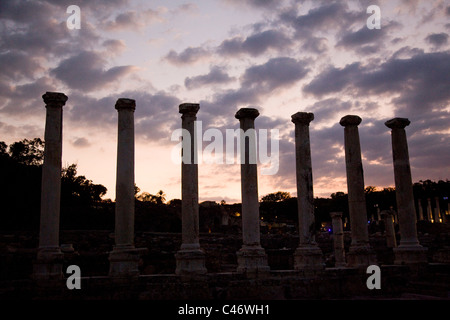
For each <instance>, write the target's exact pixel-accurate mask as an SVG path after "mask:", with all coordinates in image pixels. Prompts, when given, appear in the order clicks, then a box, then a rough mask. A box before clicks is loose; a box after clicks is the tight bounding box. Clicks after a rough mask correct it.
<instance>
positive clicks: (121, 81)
mask: <svg viewBox="0 0 450 320" xmlns="http://www.w3.org/2000/svg"><path fill="white" fill-rule="evenodd" d="M70 5H77V6H79V8H80V10H81V28H80V29H79V30H77V29H73V30H72V29H69V28H68V27H67V24H66V21H67V19H68V18H69V16H70V15H71V14H70V13H67V12H66V9H67V7H68V6H70ZM369 5H378V6H379V7H380V9H381V28H380V29H369V28H368V27H367V24H366V21H367V19H368V18H369V17H370V15H371V14H368V13H367V12H366V9H367V7H368V6H369ZM0 32H1V38H0V140H3V141H5V142H6V143H8V144H9V143H12V142H14V141H18V140H22V139H24V138H29V139H30V138H34V137H41V138H43V135H44V125H45V108H44V104H43V101H42V98H41V96H42V94H43V93H45V92H46V91H58V92H64V93H65V94H66V95H67V96H68V97H69V100H68V102H67V104H66V106H65V107H64V109H63V110H64V129H63V136H64V142H63V143H64V145H63V163H64V164H65V165H68V164H71V163H77V164H78V168H79V174H83V175H86V176H87V177H88V178H89V179H91V180H93V182H94V183H101V184H103V185H105V186H106V187H107V188H108V194H107V195H106V198H113V199H114V189H115V166H116V148H117V111H116V110H115V109H114V104H115V102H116V100H117V99H118V98H132V99H135V100H136V104H137V107H136V112H135V121H136V122H135V123H136V183H137V185H138V186H139V187H140V189H141V190H142V191H147V192H150V193H153V194H155V193H156V192H157V191H158V190H160V189H162V190H164V191H165V192H166V194H167V198H168V199H173V198H180V194H181V186H180V173H181V170H180V165H179V164H177V163H173V161H172V160H171V154H172V152H173V149H174V146H175V145H177V142H173V141H171V139H170V138H171V135H172V132H173V131H174V130H175V129H177V128H179V127H180V125H181V119H180V114H179V113H178V105H179V104H180V103H183V102H193V103H200V111H199V113H198V120H201V121H202V122H203V129H204V130H206V129H208V128H217V129H220V130H222V131H224V130H226V129H235V128H237V127H238V121H237V120H236V119H235V118H234V114H235V113H236V111H237V110H238V109H239V108H242V107H248V106H252V107H256V108H257V109H258V110H259V112H260V116H259V117H258V118H257V119H256V121H255V124H256V128H257V129H258V128H265V129H278V130H279V133H280V135H279V138H280V141H279V148H280V153H279V159H280V168H279V171H278V173H277V174H275V175H259V193H260V196H262V195H265V194H267V193H270V192H274V191H278V190H283V191H289V192H291V193H292V194H293V195H296V192H295V191H296V188H295V155H294V139H293V138H294V135H293V134H294V131H293V130H294V125H293V123H292V122H291V121H290V117H291V115H292V114H294V113H296V112H298V111H307V112H313V113H314V115H315V120H314V121H313V122H312V123H311V126H310V136H311V148H312V166H313V178H314V193H315V196H325V197H328V196H329V195H330V194H331V193H332V192H336V191H344V192H347V187H346V175H345V159H344V150H343V142H344V132H343V128H342V127H341V126H340V125H339V123H338V122H339V119H340V118H341V117H343V116H345V115H347V114H356V115H359V116H360V117H361V118H362V119H363V121H362V123H361V125H360V126H359V132H360V139H361V149H362V153H363V167H364V173H365V184H366V185H372V186H377V187H379V188H382V187H387V186H393V184H394V177H393V167H392V154H391V142H390V132H389V129H388V128H387V127H385V126H384V122H385V121H386V120H389V119H391V118H393V117H404V118H409V119H410V120H411V125H410V126H409V127H407V136H408V143H409V152H410V162H411V169H412V176H413V181H418V180H420V179H433V180H437V179H447V178H450V139H449V136H450V126H449V124H450V39H449V34H450V2H449V1H444V0H441V1H439V0H436V1H417V0H415V1H405V0H397V1H391V0H390V1H387V0H386V1H381V0H379V1H376V0H369V1H367V0H359V1H334V2H333V1H294V0H284V1H283V0H248V1H239V0H208V1H188V0H187V1H178V0H170V1H162V0H155V1H144V0H136V1H135V0H98V1H88V0H78V1H77V0H61V1H56V0H41V1H25V0H17V1H15V0H2V1H1V2H0ZM208 144H209V142H204V145H203V147H206V146H207V145H208ZM239 172H240V166H239V164H201V165H200V166H199V183H200V186H199V189H200V190H199V191H200V200H216V201H220V200H222V199H225V200H226V201H227V202H235V201H236V202H239V201H240V174H239Z"/></svg>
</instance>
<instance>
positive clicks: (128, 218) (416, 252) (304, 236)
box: [33, 92, 425, 279]
mask: <svg viewBox="0 0 450 320" xmlns="http://www.w3.org/2000/svg"><path fill="white" fill-rule="evenodd" d="M43 99H44V102H45V105H46V109H47V116H46V127H45V151H44V164H43V172H42V199H41V224H40V237H39V248H38V254H37V259H36V261H35V264H34V272H33V274H34V277H35V278H37V279H48V278H60V277H61V276H62V270H61V268H62V253H61V250H60V248H59V215H60V213H59V211H60V208H59V206H60V189H61V153H62V107H63V106H64V105H65V102H66V101H67V96H65V95H64V94H63V93H55V92H47V93H46V94H44V95H43ZM135 107H136V103H135V101H134V100H132V99H124V98H122V99H118V100H117V103H116V105H115V108H116V109H117V111H118V147H117V175H116V208H115V246H114V247H113V250H112V252H111V253H110V255H109V261H110V271H109V274H110V276H113V277H123V276H136V275H138V274H139V272H138V263H139V257H140V255H141V254H142V253H144V252H145V250H146V249H137V248H135V246H134V111H135ZM199 109H200V106H199V104H193V103H184V104H181V105H180V106H179V112H180V113H181V114H182V116H181V119H182V128H183V129H185V130H187V131H188V132H189V133H190V139H191V141H187V140H183V143H182V148H183V152H190V155H191V157H190V159H195V158H197V143H196V141H197V137H196V130H195V127H194V122H195V120H196V115H197V112H198V110H199ZM258 116H259V112H258V110H256V109H254V108H242V109H240V110H238V111H237V113H236V115H235V117H236V118H237V119H238V120H239V122H240V128H241V129H242V130H243V132H247V130H249V129H254V128H255V124H254V120H255V119H256V118H257V117H258ZM313 119H314V115H313V114H312V113H307V112H298V113H296V114H294V115H292V122H293V123H294V124H295V154H296V178H297V194H298V197H297V199H298V219H299V245H298V247H297V249H296V251H295V254H294V267H295V269H297V270H317V269H322V268H323V267H324V263H323V261H322V252H321V250H320V249H319V247H318V245H317V243H316V241H315V237H314V233H315V219H314V206H313V184H312V166H311V147H310V139H309V124H310V122H311V121H312V120H313ZM360 123H361V118H360V117H358V116H354V115H348V116H345V117H343V118H342V119H341V121H340V124H341V125H342V126H344V127H345V129H344V137H345V139H344V140H345V142H344V144H345V158H346V171H347V186H348V199H349V200H348V201H349V214H350V223H351V236H352V242H351V246H350V249H349V252H348V254H347V265H348V266H351V267H359V266H367V265H370V264H373V263H375V254H374V251H373V250H372V249H371V248H370V246H369V238H368V229H367V224H366V220H367V214H366V205H365V195H364V176H363V167H362V161H361V148H360V141H359V133H358V125H359V124H360ZM407 125H409V120H407V119H403V118H394V119H392V120H389V121H387V122H386V126H387V127H389V128H391V129H392V149H393V159H394V175H395V186H396V198H397V207H398V213H399V223H400V233H401V240H400V245H399V246H398V247H396V248H395V255H396V263H399V264H402V263H415V262H423V261H424V257H425V255H424V253H425V249H424V248H423V247H422V246H420V245H419V242H418V240H417V231H416V216H415V208H414V199H413V193H412V181H411V172H410V166H409V156H408V147H407V141H406V133H405V130H404V128H405V127H406V126H407ZM249 132H252V134H256V133H255V131H254V130H251V131H249ZM255 138H256V137H255ZM250 141H253V143H255V141H256V139H246V140H244V141H243V143H241V154H243V155H245V161H244V162H243V163H241V195H242V237H243V245H242V248H241V249H240V250H239V251H238V252H237V262H238V268H237V271H238V272H243V273H248V274H254V273H264V272H267V271H269V266H268V263H267V256H266V253H265V251H264V249H263V248H262V247H261V244H260V222H259V221H260V219H259V202H258V181H257V180H258V178H257V165H256V164H252V163H250V161H249V159H250V158H253V156H254V155H252V154H251V152H256V148H254V147H252V146H250ZM181 171H182V244H181V247H180V250H179V251H178V252H177V254H176V262H177V266H176V273H177V274H179V275H186V274H187V275H193V274H204V273H206V272H207V270H206V267H205V253H204V251H203V250H202V249H201V247H200V244H199V220H198V216H199V208H198V166H197V163H196V161H189V163H184V162H182V166H181ZM337 217H339V215H338V214H334V215H332V218H333V221H334V222H335V223H337V222H336V221H337ZM341 228H342V224H341ZM338 229H339V227H338ZM338 229H336V230H338ZM343 261H344V260H342V257H339V264H342V263H343Z"/></svg>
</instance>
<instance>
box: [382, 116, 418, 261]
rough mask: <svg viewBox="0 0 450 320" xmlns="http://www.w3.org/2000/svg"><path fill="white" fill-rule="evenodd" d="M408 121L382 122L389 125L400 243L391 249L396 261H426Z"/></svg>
mask: <svg viewBox="0 0 450 320" xmlns="http://www.w3.org/2000/svg"><path fill="white" fill-rule="evenodd" d="M409 124H410V121H409V120H408V119H405V118H394V119H391V120H389V121H386V122H385V125H386V126H387V127H388V128H390V129H392V132H391V138H392V156H393V162H394V177H395V196H396V199H397V211H398V220H399V228H400V244H399V246H398V247H397V248H395V249H394V254H395V261H394V263H395V264H404V263H406V264H412V263H422V262H426V249H425V248H423V247H422V246H421V245H420V244H419V240H418V238H417V229H416V220H417V219H416V209H415V208H414V196H413V188H412V179H411V168H410V165H409V154H408V143H407V141H406V132H405V127H406V126H408V125H409Z"/></svg>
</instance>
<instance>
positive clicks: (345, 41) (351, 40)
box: [336, 26, 387, 48]
mask: <svg viewBox="0 0 450 320" xmlns="http://www.w3.org/2000/svg"><path fill="white" fill-rule="evenodd" d="M386 29H387V28H386V27H383V28H381V29H369V28H367V27H366V26H363V27H361V29H359V30H357V31H355V32H351V31H350V32H347V33H345V34H344V35H343V36H342V37H341V39H340V40H339V41H338V42H337V44H336V45H337V46H343V47H347V48H353V47H355V46H361V45H365V44H368V43H372V42H377V41H379V40H380V39H382V38H383V37H385V35H386Z"/></svg>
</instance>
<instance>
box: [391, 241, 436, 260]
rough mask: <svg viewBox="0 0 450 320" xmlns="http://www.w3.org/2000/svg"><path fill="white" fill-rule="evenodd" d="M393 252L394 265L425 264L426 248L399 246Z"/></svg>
mask: <svg viewBox="0 0 450 320" xmlns="http://www.w3.org/2000/svg"><path fill="white" fill-rule="evenodd" d="M393 250H394V257H395V258H394V264H397V265H402V264H408V265H411V264H425V263H427V262H428V260H427V250H428V249H427V248H424V247H422V246H421V245H420V244H418V245H410V246H408V245H399V246H398V247H397V248H393Z"/></svg>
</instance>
